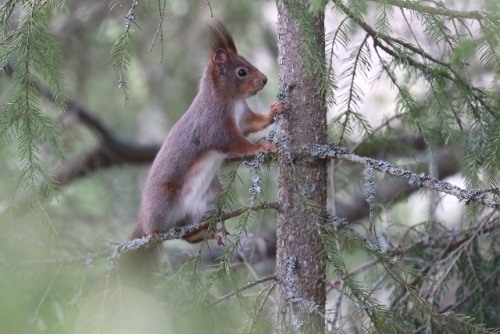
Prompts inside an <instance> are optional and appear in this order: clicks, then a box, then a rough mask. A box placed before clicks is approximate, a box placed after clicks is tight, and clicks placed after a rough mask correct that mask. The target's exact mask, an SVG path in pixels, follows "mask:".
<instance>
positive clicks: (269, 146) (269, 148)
mask: <svg viewBox="0 0 500 334" xmlns="http://www.w3.org/2000/svg"><path fill="white" fill-rule="evenodd" d="M260 147H261V150H262V152H264V153H267V152H278V148H277V147H276V144H275V143H271V142H269V141H265V142H263V143H262V144H260Z"/></svg>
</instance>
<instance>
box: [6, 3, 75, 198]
mask: <svg viewBox="0 0 500 334" xmlns="http://www.w3.org/2000/svg"><path fill="white" fill-rule="evenodd" d="M16 4H17V7H20V8H19V11H20V17H19V23H18V25H17V26H16V27H14V28H13V29H12V30H8V29H7V26H8V23H9V19H10V17H11V15H12V12H13V10H14V6H15V5H16ZM38 5H39V4H37V2H36V1H33V2H24V3H16V2H8V3H7V4H6V5H5V6H6V7H5V8H4V9H3V11H2V17H1V20H0V31H2V32H3V34H5V35H3V37H4V43H5V47H4V48H2V49H1V50H0V63H1V64H11V65H12V74H11V75H12V82H13V84H14V86H13V88H12V92H11V94H10V97H9V98H8V100H7V102H5V103H4V104H3V105H2V109H1V114H2V116H1V118H0V148H5V147H6V146H7V145H9V144H10V143H11V142H13V141H15V142H16V143H17V153H18V157H19V160H20V162H19V170H20V173H19V175H20V177H19V179H18V184H19V185H22V186H23V187H26V189H28V190H29V191H30V192H33V193H34V194H38V195H40V196H42V197H43V196H46V195H47V191H49V190H50V189H51V188H53V181H52V178H51V175H50V172H49V171H48V170H47V168H46V167H44V163H43V161H42V152H43V147H44V145H48V147H49V148H50V150H51V152H52V153H53V156H54V157H55V158H56V159H58V160H62V159H63V154H62V150H61V148H60V143H59V132H58V129H57V127H56V126H55V124H54V122H53V120H52V119H51V118H50V117H49V116H48V115H47V114H46V112H43V111H42V110H41V109H40V105H39V96H40V93H39V90H38V84H39V81H40V80H43V81H45V82H46V83H47V84H48V86H49V87H50V91H51V94H52V97H53V100H54V103H55V105H56V106H57V107H58V108H59V109H61V110H64V109H65V102H64V93H63V84H62V76H61V63H62V58H61V54H60V52H59V41H58V39H57V38H56V37H55V36H54V35H52V34H51V33H49V32H48V30H49V28H48V23H49V20H50V18H51V10H52V4H51V3H50V2H46V3H45V4H43V5H41V4H40V7H39V6H38Z"/></svg>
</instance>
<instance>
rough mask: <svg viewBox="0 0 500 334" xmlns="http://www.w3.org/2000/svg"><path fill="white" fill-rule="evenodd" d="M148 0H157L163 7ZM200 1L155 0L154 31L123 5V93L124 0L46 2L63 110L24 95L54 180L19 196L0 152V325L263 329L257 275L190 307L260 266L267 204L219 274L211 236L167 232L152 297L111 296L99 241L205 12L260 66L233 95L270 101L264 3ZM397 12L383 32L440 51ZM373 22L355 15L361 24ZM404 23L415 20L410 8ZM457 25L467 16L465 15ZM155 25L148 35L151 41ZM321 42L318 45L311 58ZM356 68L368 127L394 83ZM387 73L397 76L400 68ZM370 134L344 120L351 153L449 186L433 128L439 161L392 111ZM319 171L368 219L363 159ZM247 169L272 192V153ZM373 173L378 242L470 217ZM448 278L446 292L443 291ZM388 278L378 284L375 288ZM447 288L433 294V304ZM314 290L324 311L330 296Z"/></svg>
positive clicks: (263, 294)
mask: <svg viewBox="0 0 500 334" xmlns="http://www.w3.org/2000/svg"><path fill="white" fill-rule="evenodd" d="M159 4H160V8H161V6H163V4H164V2H162V1H160V2H159ZM208 4H209V2H207V1H201V0H200V1H184V0H169V1H167V2H165V7H164V19H163V21H162V23H161V26H160V10H159V9H158V4H157V3H154V2H151V1H150V2H144V3H143V2H142V1H139V5H138V6H137V7H135V10H134V13H135V15H136V19H135V20H134V23H133V24H132V26H131V28H130V40H129V42H130V46H131V60H130V65H129V66H128V68H127V69H126V70H125V71H123V77H122V78H121V79H122V80H123V81H125V82H126V89H125V91H126V94H127V99H126V100H124V94H123V90H122V89H120V88H119V87H118V86H119V83H118V81H119V79H120V77H119V74H118V72H117V71H114V70H113V66H112V64H113V59H112V56H111V50H112V48H113V45H114V43H115V42H116V40H117V38H118V37H119V36H120V35H121V34H122V33H123V32H124V31H125V24H126V19H125V17H126V16H127V13H129V10H130V8H131V6H132V1H115V2H111V3H110V2H104V1H102V0H87V1H85V2H81V1H69V2H67V3H66V6H67V10H59V9H54V13H53V17H52V20H51V23H50V30H51V32H52V33H53V34H55V35H56V36H57V37H58V38H59V39H60V47H61V52H62V56H63V59H64V62H63V80H64V83H65V92H66V95H67V102H68V110H67V111H66V112H63V113H61V112H60V111H58V110H57V108H55V106H54V104H53V102H52V100H51V96H50V93H49V90H48V86H47V85H46V84H45V83H43V82H42V83H41V84H40V87H39V89H40V91H41V93H42V94H41V95H42V97H41V99H40V105H41V109H42V110H43V111H44V112H46V113H47V114H48V115H50V116H51V117H52V118H53V119H54V120H55V122H56V124H57V125H58V126H59V128H60V132H61V142H62V145H63V148H64V153H65V159H66V162H65V164H60V163H58V162H55V161H54V160H53V159H52V157H51V154H50V150H49V149H48V148H45V147H44V146H43V145H41V149H42V155H43V157H44V163H45V164H46V166H47V168H48V169H49V170H50V172H51V173H52V174H53V175H54V177H55V178H56V179H57V180H58V181H59V182H60V186H59V188H58V190H57V193H56V195H55V196H54V198H52V199H51V200H50V201H48V202H41V201H35V202H34V203H33V201H32V199H30V196H29V194H27V193H26V192H25V191H24V190H23V189H22V188H20V189H19V188H16V181H15V180H16V179H17V177H18V172H19V161H18V159H17V151H16V147H15V145H9V146H7V147H6V148H4V149H3V150H0V229H1V230H0V231H1V232H0V332H1V333H36V332H41V333H146V332H163V333H165V332H166V333H169V332H178V333H193V332H196V331H198V332H203V333H210V332H214V331H216V330H217V331H220V332H227V333H233V332H235V329H242V328H244V329H247V328H250V330H249V332H251V331H254V332H258V333H260V332H270V331H272V316H273V314H274V309H273V307H272V303H271V306H269V305H268V304H266V305H264V301H266V300H269V299H272V295H270V294H269V293H268V292H270V289H271V286H270V285H269V284H261V285H258V286H257V288H256V289H255V290H249V291H250V292H249V293H248V295H247V296H248V297H250V298H251V300H252V301H257V302H256V303H253V302H248V303H247V300H246V299H241V298H238V299H236V298H233V299H231V300H228V301H225V302H223V303H215V304H213V307H209V308H207V307H203V305H202V304H203V302H204V301H205V299H204V298H205V297H206V296H207V295H210V296H211V298H212V297H213V299H214V300H215V298H217V297H219V296H222V295H224V294H225V293H229V292H231V291H233V287H234V286H241V285H243V284H244V283H245V282H248V281H252V280H254V279H256V278H257V277H262V276H265V275H269V274H272V273H274V271H275V269H274V266H275V264H274V258H273V257H274V253H275V245H274V242H275V236H274V233H275V224H276V223H275V219H276V213H275V212H274V211H272V210H264V211H259V212H256V213H254V214H252V215H251V217H250V219H249V222H248V225H247V226H248V229H247V233H245V234H243V235H242V239H241V247H240V248H238V249H237V251H236V252H235V253H234V254H233V255H232V257H231V259H232V264H233V267H232V268H231V269H228V273H230V274H231V275H229V276H224V275H222V274H221V271H220V270H217V268H216V266H215V265H216V264H217V260H216V259H217V257H219V256H221V255H222V254H223V251H224V247H223V246H218V245H216V243H215V242H208V243H207V244H201V245H190V244H187V243H186V242H184V241H177V240H176V241H168V242H165V243H164V246H165V249H166V250H165V252H164V253H165V254H164V261H163V263H162V270H161V272H162V273H163V274H165V276H164V279H163V280H162V283H161V284H160V286H158V288H157V290H155V293H154V294H153V295H155V296H156V297H152V296H151V295H149V294H143V293H142V292H141V291H127V293H123V291H122V290H121V288H120V286H121V285H120V277H115V276H114V274H113V271H112V270H108V269H109V268H108V267H109V261H108V256H109V253H108V252H109V250H110V243H111V242H113V241H117V242H120V241H125V240H127V239H128V237H129V236H130V234H131V233H132V231H133V229H134V227H135V225H136V224H137V214H138V210H139V206H140V199H141V191H142V187H143V185H144V182H145V179H146V176H147V173H148V171H149V167H150V164H151V161H152V159H153V157H154V155H155V152H156V150H157V149H158V148H159V146H160V145H161V143H162V141H163V140H164V138H165V137H166V135H167V134H168V132H169V129H170V128H171V127H172V126H173V124H175V122H176V121H177V120H178V119H179V118H180V117H181V116H182V114H183V113H184V112H185V111H186V110H187V108H188V107H189V105H190V103H191V101H192V100H193V98H194V96H195V95H196V93H197V91H198V84H199V80H200V78H201V75H202V73H203V69H204V68H205V66H206V64H207V62H208V60H209V59H208V41H207V26H208V25H209V24H211V23H214V22H215V20H218V21H220V22H222V23H224V24H225V25H226V26H227V27H228V29H229V30H230V31H231V32H232V34H233V37H234V39H235V42H236V46H237V48H238V52H239V54H241V55H243V56H244V57H245V58H246V59H247V60H249V61H250V62H251V63H252V64H253V65H255V66H256V67H257V68H259V69H260V70H261V71H262V72H263V73H264V74H265V75H266V76H267V77H268V83H267V85H266V87H265V88H264V89H263V90H262V91H261V92H259V94H257V95H256V96H255V97H252V98H251V99H250V100H249V104H250V106H251V107H252V109H253V110H254V111H258V112H267V111H268V110H269V105H270V104H271V103H272V102H274V101H275V100H276V94H277V91H278V82H277V54H278V50H277V44H276V38H277V35H276V26H275V23H276V16H277V11H276V4H275V3H274V2H267V1H240V0H236V1H215V0H212V1H211V2H210V6H209V5H208ZM449 6H450V7H452V8H455V9H460V10H464V9H466V10H469V9H474V8H482V9H489V8H497V6H498V4H497V3H496V2H495V1H484V2H481V3H479V2H476V1H467V0H464V1H455V2H453V3H452V4H449ZM495 6H496V7H495ZM212 12H213V17H212ZM16 15H19V14H18V13H16V12H14V13H13V18H14V21H15V18H16ZM398 15H400V14H399V13H393V17H396V19H394V20H393V21H394V22H399V23H400V24H394V25H392V26H391V32H390V33H391V34H393V35H395V36H398V37H400V38H403V39H405V40H409V41H411V42H414V40H413V39H415V38H417V39H418V40H419V43H420V45H422V46H423V47H424V48H426V49H427V48H428V50H429V52H432V53H433V54H437V55H444V54H445V53H446V52H445V51H446V50H447V48H446V47H443V46H442V44H439V43H433V42H432V41H430V39H429V38H428V36H427V35H426V32H425V31H424V30H423V29H419V25H418V24H415V25H413V28H414V30H413V31H410V30H409V29H408V26H407V24H408V22H406V23H405V22H404V19H403V18H402V17H401V16H398ZM398 17H399V20H398ZM342 19H343V16H339V14H338V13H337V12H335V11H328V12H327V18H326V26H327V32H334V31H335V30H336V29H337V28H338V27H339V24H340V21H341V20H342ZM369 20H370V18H369ZM375 20H376V18H373V21H370V22H369V23H370V24H375V23H374V21H375ZM411 20H413V21H412V22H418V19H416V18H415V17H412V18H411ZM410 25H411V24H410ZM461 29H462V27H461ZM470 29H471V30H474V29H478V27H477V26H474V25H471V26H470ZM158 30H161V31H162V34H161V35H157V36H156V37H155V35H156V34H157V31H158ZM350 34H351V40H350V42H348V43H346V45H345V48H342V47H336V48H334V54H333V56H332V60H333V61H332V69H333V74H334V75H335V76H336V79H337V80H338V81H337V87H336V91H335V94H336V95H335V96H334V97H335V98H336V99H337V101H338V103H337V104H332V105H331V106H330V109H329V115H328V117H329V119H333V117H334V116H335V115H337V114H338V113H339V112H341V111H342V110H343V104H342V100H343V99H344V97H345V89H346V87H347V86H346V85H348V84H349V83H350V81H349V80H350V79H351V78H349V77H348V76H346V75H343V73H347V72H348V70H347V68H348V67H349V66H350V60H352V58H350V55H351V52H352V51H353V49H354V48H355V47H356V46H357V45H358V44H359V43H360V41H361V40H362V39H363V38H364V32H363V31H361V30H360V29H359V27H356V26H354V25H353V26H352V27H351V30H350ZM331 38H332V34H330V35H329V39H330V40H331ZM340 44H341V43H340ZM330 47H331V46H330ZM330 51H331V50H330V49H327V59H329V57H330V54H329V52H330ZM464 52H465V53H467V50H466V49H464ZM373 58H375V57H373ZM469 61H470V63H469V66H470V68H471V71H470V72H471V73H472V75H471V77H472V78H471V80H472V81H473V82H475V83H476V84H478V85H482V84H483V83H484V85H486V83H487V82H489V81H488V80H489V79H491V76H492V71H493V70H492V68H491V67H490V68H488V67H482V66H479V65H478V64H479V63H480V62H479V61H478V59H477V58H474V57H473V56H472V57H471V59H469ZM370 65H371V66H373V67H372V69H373V70H372V71H371V72H370V71H367V72H369V74H368V75H366V76H365V75H359V76H358V77H356V82H357V85H358V86H359V87H360V89H361V90H362V91H363V95H364V97H363V99H362V100H363V102H362V103H360V105H359V112H360V113H361V114H363V115H364V117H366V119H367V120H368V122H369V123H370V124H371V127H372V128H374V129H376V128H377V127H378V126H379V125H381V124H382V123H384V122H386V121H387V119H389V118H391V117H393V116H394V115H395V114H397V112H398V110H397V107H396V105H395V102H394V100H395V96H396V91H395V89H394V86H393V85H391V83H390V80H388V78H387V77H383V76H381V75H379V74H378V73H379V71H380V64H379V63H377V60H376V59H375V60H373V62H372V61H370ZM397 74H398V76H401V77H404V75H403V74H402V73H397ZM412 80H414V82H412ZM408 81H409V82H405V83H406V84H408V85H409V86H411V87H412V94H414V95H415V96H416V99H418V100H419V101H421V100H424V95H425V93H426V87H425V84H423V83H422V81H418V80H417V79H414V77H412V78H410V79H408ZM337 88H338V89H337ZM11 89H12V87H11V80H10V78H9V77H8V76H6V75H3V76H0V105H3V104H4V103H5V101H6V99H7V98H8V96H9V93H10V92H11ZM422 108H424V107H422ZM384 124H385V123H384ZM331 129H335V127H332V128H331ZM384 133H385V134H388V137H391V140H387V141H382V140H380V141H379V140H378V138H376V137H372V138H367V136H365V135H366V134H363V132H362V131H361V130H359V129H356V130H355V131H353V132H352V133H350V134H349V136H348V137H347V138H346V139H345V140H344V144H345V143H347V144H348V146H350V147H356V153H358V154H360V155H367V156H372V157H375V158H379V159H386V160H392V161H396V162H397V164H398V166H404V167H407V168H410V169H412V170H414V171H424V172H426V173H429V172H433V171H432V170H431V171H429V170H430V169H432V166H434V167H435V168H437V170H438V171H439V176H440V177H442V178H445V177H450V179H448V180H451V181H452V182H453V183H454V184H456V185H464V184H465V181H464V179H463V178H462V176H461V174H460V171H459V169H458V166H457V160H456V157H457V156H460V151H459V150H460V147H457V148H454V149H452V148H450V147H448V146H446V145H445V144H446V143H445V141H444V140H443V139H442V138H437V139H436V141H435V142H434V143H433V146H432V147H433V149H435V150H436V151H435V152H434V153H435V154H436V155H438V154H439V156H440V157H441V158H442V159H441V160H442V161H441V160H439V159H437V160H435V161H434V159H431V158H429V155H431V154H432V152H429V151H428V150H427V149H426V145H427V144H428V143H424V140H423V139H422V138H421V137H419V136H415V132H411V131H408V128H407V124H405V123H404V122H403V121H401V120H399V119H396V121H395V122H394V123H391V126H388V127H387V129H386V128H384ZM264 136H265V132H263V133H258V134H256V135H255V136H254V137H253V139H254V140H259V139H261V138H263V137H264ZM337 137H338V133H335V132H334V131H333V132H332V133H331V140H332V142H335V140H337V139H338V138H337ZM436 137H439V135H436ZM454 150H455V151H454ZM457 150H458V152H457ZM431 160H432V161H431ZM438 160H439V161H438ZM432 163H435V165H432ZM235 170H237V177H235V178H234V180H235V181H234V182H233V183H232V184H228V186H229V187H231V189H232V190H233V192H232V194H234V195H233V196H231V201H230V202H229V206H228V207H227V208H226V210H230V209H237V208H239V207H242V206H246V205H249V204H250V195H249V193H248V190H249V188H250V187H251V186H252V180H251V178H252V175H253V174H252V173H251V171H250V170H249V169H248V168H247V167H245V166H243V165H242V164H240V163H238V162H236V163H230V164H227V165H225V166H224V167H223V169H222V171H221V175H222V176H223V179H224V180H228V179H230V178H231V175H233V172H234V171H235ZM335 173H336V175H335V177H336V179H335V189H336V192H337V193H336V195H337V196H336V199H335V201H336V203H335V201H334V200H331V201H330V202H329V209H330V210H332V207H333V206H334V205H336V212H337V214H338V215H339V216H342V217H347V218H348V219H349V221H351V222H353V223H354V224H355V226H356V228H359V230H361V231H363V230H364V228H365V227H366V226H367V219H368V217H367V204H366V201H365V198H364V197H365V194H364V182H365V179H364V177H363V169H362V168H358V167H355V166H353V165H350V164H347V163H344V164H341V166H337V167H336V170H335ZM224 176H226V177H224ZM261 177H262V182H261V185H262V186H263V197H262V198H261V199H262V200H269V201H272V200H275V199H276V198H277V185H276V180H277V177H276V165H275V163H268V164H266V165H265V166H263V167H262V168H261ZM376 181H377V185H380V187H379V188H377V192H376V193H377V196H378V197H379V198H380V202H379V203H380V206H379V207H378V209H377V210H378V211H377V228H378V229H379V231H381V232H384V233H387V235H389V236H390V238H389V240H385V241H387V242H388V243H391V242H392V243H394V244H396V243H397V242H399V241H400V240H403V241H404V240H405V238H408V239H411V238H410V237H409V236H408V235H411V236H414V237H415V238H418V237H420V236H421V235H422V234H423V233H424V232H422V234H419V233H420V232H419V233H417V232H415V235H413V234H411V233H413V232H411V233H410V232H408V234H407V231H408V228H409V227H412V226H416V225H417V224H418V225H419V228H420V227H421V226H425V229H426V230H425V231H426V232H425V233H427V231H429V230H431V227H430V225H431V223H435V222H438V223H439V224H436V225H433V226H439V227H437V228H436V229H437V230H440V229H441V228H442V230H440V231H446V232H450V231H454V229H456V230H457V231H458V230H459V229H460V228H462V227H463V225H464V224H469V223H470V222H469V221H468V220H467V219H468V217H470V216H466V215H464V207H463V205H461V204H459V202H458V200H456V199H451V198H449V197H446V196H443V197H440V196H437V197H438V198H436V195H434V194H430V193H429V192H423V191H420V192H418V193H415V192H414V190H410V189H408V188H409V187H408V184H407V183H406V182H399V183H398V182H392V181H393V180H390V182H389V181H387V179H384V177H383V176H377V177H376ZM329 186H330V187H331V184H330V185H329ZM332 192H333V191H332ZM332 198H333V197H332ZM334 203H335V204H334ZM238 222H239V221H238V218H235V219H232V220H230V221H228V222H227V223H226V227H227V228H228V230H229V231H230V232H231V231H232V229H234V227H235V226H236V225H237V224H238ZM416 230H417V228H415V231H416ZM450 233H451V232H450ZM418 252H420V253H419V254H416V255H415V254H412V255H415V257H418V256H420V255H421V254H422V253H425V250H424V249H418V250H417V251H416V253H418ZM344 256H345V261H346V263H347V264H348V266H349V267H350V268H354V267H356V266H358V265H361V264H363V263H365V262H366V261H368V260H369V259H368V258H367V257H366V255H363V254H358V253H357V252H353V253H349V254H347V253H346V254H344ZM380 275H383V270H382V269H381V268H380V267H378V268H375V267H374V269H373V271H370V272H368V273H367V272H364V273H362V274H361V275H360V276H359V277H358V279H359V280H360V281H362V282H363V283H366V284H369V285H370V286H371V285H372V283H373V282H374V281H376V280H377V279H378V277H380ZM332 277H333V276H332ZM329 278H330V277H329ZM332 279H333V278H332ZM452 283H453V282H452ZM456 286H457V284H455V285H454V284H450V293H449V295H453V294H454V293H455V288H456ZM388 289H389V290H388V291H390V287H389V288H388ZM495 293H497V292H495ZM495 293H492V297H494V296H495ZM389 294H390V292H389V293H388V292H387V291H385V290H383V291H382V290H381V291H377V294H376V295H377V298H379V299H380V300H382V301H383V302H385V301H387V300H388V299H389V297H388V295H389ZM447 298H448V297H446V295H443V303H444V304H446V302H447V300H449V299H447ZM450 298H451V300H453V297H450ZM209 299H210V298H209ZM330 299H331V300H329V302H330V306H332V307H333V302H334V298H330ZM498 300H500V299H498ZM488 305H490V306H492V307H493V306H494V305H495V301H491V300H490V301H489V304H488ZM492 309H493V310H494V307H493V308H492ZM492 312H493V315H492V318H493V319H496V318H495V317H496V314H495V313H494V312H495V311H492ZM262 315H264V316H262ZM250 319H253V320H250Z"/></svg>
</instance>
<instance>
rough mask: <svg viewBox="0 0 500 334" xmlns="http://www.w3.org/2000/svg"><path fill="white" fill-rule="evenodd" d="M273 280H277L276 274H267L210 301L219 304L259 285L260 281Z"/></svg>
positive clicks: (212, 303)
mask: <svg viewBox="0 0 500 334" xmlns="http://www.w3.org/2000/svg"><path fill="white" fill-rule="evenodd" d="M271 280H276V274H272V275H267V276H264V277H262V278H259V279H256V280H255V281H252V282H248V283H247V284H245V285H244V286H242V287H241V288H239V289H238V290H236V291H232V292H229V293H228V294H225V295H224V296H221V297H219V298H217V299H214V300H212V301H211V302H210V305H215V304H218V303H220V302H221V301H224V300H226V299H228V298H231V297H233V296H235V295H236V294H237V293H238V292H241V291H244V290H246V289H250V288H251V287H253V286H256V285H258V284H260V283H264V282H267V281H271Z"/></svg>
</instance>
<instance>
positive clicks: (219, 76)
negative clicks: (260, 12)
mask: <svg viewBox="0 0 500 334" xmlns="http://www.w3.org/2000/svg"><path fill="white" fill-rule="evenodd" d="M210 59H211V63H210V65H209V66H211V67H212V71H211V72H212V77H213V80H214V83H215V84H216V85H217V86H220V87H221V88H223V89H227V90H228V92H229V93H230V94H231V97H233V98H247V97H250V96H253V95H255V94H257V92H258V91H259V90H261V89H262V88H263V87H264V85H265V84H266V82H267V78H266V76H265V75H264V74H262V73H261V72H260V71H259V70H258V69H257V68H255V66H253V65H252V64H250V63H249V62H248V61H247V60H246V59H245V58H243V57H242V56H240V55H238V52H237V50H236V46H235V44H234V40H233V37H232V36H231V34H230V33H229V31H228V30H227V29H226V28H225V27H224V26H223V25H222V24H221V23H220V22H218V23H217V24H216V25H214V26H210Z"/></svg>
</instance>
